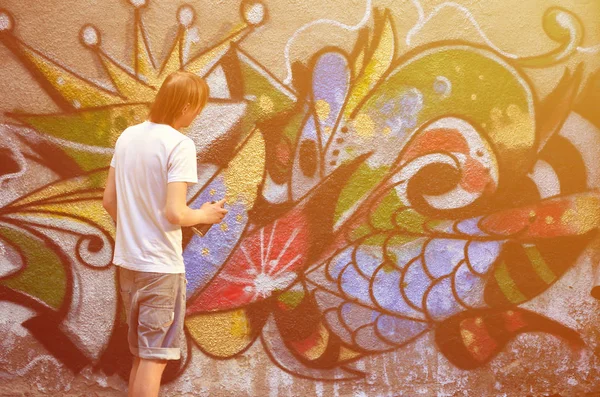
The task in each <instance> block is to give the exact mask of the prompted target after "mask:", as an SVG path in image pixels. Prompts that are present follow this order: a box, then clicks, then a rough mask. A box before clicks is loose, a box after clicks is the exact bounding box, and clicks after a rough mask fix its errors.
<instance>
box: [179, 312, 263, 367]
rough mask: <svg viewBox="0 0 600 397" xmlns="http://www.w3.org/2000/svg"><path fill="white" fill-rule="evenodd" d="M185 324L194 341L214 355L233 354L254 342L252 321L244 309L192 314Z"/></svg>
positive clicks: (225, 355) (224, 355)
mask: <svg viewBox="0 0 600 397" xmlns="http://www.w3.org/2000/svg"><path fill="white" fill-rule="evenodd" d="M185 325H186V327H187V330H188V332H189V333H190V335H191V337H192V338H193V339H194V341H195V342H196V343H197V344H198V345H199V346H200V347H201V348H202V349H203V350H205V351H207V352H209V353H210V354H212V355H214V356H218V357H230V356H233V355H235V354H236V353H238V352H239V351H241V350H243V349H244V348H246V347H247V346H248V344H249V343H251V342H252V338H251V330H250V323H249V322H248V319H247V318H246V313H245V311H244V310H243V309H239V310H234V311H231V312H224V313H210V314H200V315H195V316H190V317H187V318H186V320H185Z"/></svg>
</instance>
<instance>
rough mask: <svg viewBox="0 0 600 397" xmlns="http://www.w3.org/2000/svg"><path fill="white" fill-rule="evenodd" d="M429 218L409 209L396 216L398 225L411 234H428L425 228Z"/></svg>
mask: <svg viewBox="0 0 600 397" xmlns="http://www.w3.org/2000/svg"><path fill="white" fill-rule="evenodd" d="M428 220H429V218H427V217H425V216H423V215H421V214H420V213H418V212H417V211H415V210H414V209H412V208H407V209H405V210H403V211H401V212H399V213H398V214H397V215H396V224H397V225H398V226H400V227H401V228H402V229H404V230H406V231H407V232H410V233H418V234H426V233H425V230H424V229H423V226H424V225H425V223H427V221H428Z"/></svg>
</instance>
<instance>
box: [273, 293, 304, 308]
mask: <svg viewBox="0 0 600 397" xmlns="http://www.w3.org/2000/svg"><path fill="white" fill-rule="evenodd" d="M304 296H305V295H304V291H286V292H284V293H283V294H281V295H279V298H278V300H279V301H280V302H281V303H283V304H285V306H286V307H287V308H288V309H295V308H296V307H298V305H299V304H300V302H302V300H303V299H304Z"/></svg>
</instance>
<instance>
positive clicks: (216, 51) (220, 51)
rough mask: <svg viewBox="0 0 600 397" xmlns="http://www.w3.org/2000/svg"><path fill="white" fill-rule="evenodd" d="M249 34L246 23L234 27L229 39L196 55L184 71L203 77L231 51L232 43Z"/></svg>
mask: <svg viewBox="0 0 600 397" xmlns="http://www.w3.org/2000/svg"><path fill="white" fill-rule="evenodd" d="M247 32H248V25H247V24H246V23H239V24H236V25H234V26H233V28H232V29H231V30H230V32H229V34H228V35H227V37H228V39H226V40H223V41H222V42H220V43H218V44H217V45H215V46H214V47H212V48H210V49H208V50H207V51H205V52H203V53H201V54H199V55H196V56H195V57H194V58H193V59H191V60H190V61H189V62H188V63H186V64H185V67H184V69H185V70H187V71H189V72H192V73H196V74H200V75H202V73H203V72H206V70H207V69H208V68H209V67H210V65H212V64H213V63H214V62H215V61H216V60H217V59H219V58H220V57H221V56H223V55H224V54H225V53H226V52H227V51H228V50H229V49H230V47H231V43H232V42H236V41H238V40H240V39H241V38H242V37H243V36H244V35H245V34H246V33H247Z"/></svg>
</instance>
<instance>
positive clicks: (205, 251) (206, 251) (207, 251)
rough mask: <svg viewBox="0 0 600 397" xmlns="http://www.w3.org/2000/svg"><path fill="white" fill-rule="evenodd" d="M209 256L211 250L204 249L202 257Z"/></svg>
mask: <svg viewBox="0 0 600 397" xmlns="http://www.w3.org/2000/svg"><path fill="white" fill-rule="evenodd" d="M208 254H210V250H209V249H208V248H206V247H205V248H202V255H204V256H207V255H208Z"/></svg>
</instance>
